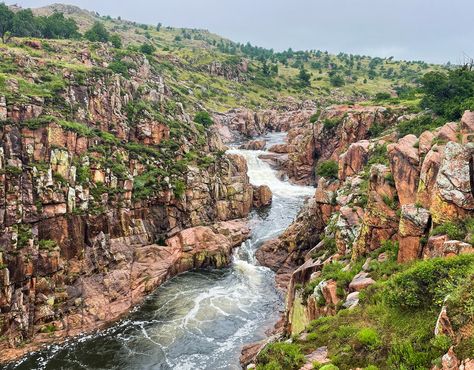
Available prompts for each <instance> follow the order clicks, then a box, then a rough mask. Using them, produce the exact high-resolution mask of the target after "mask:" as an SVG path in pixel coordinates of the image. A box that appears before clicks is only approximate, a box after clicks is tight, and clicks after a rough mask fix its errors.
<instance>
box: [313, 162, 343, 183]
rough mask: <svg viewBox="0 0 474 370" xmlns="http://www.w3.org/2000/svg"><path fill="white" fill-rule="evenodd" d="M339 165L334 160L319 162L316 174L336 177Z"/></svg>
mask: <svg viewBox="0 0 474 370" xmlns="http://www.w3.org/2000/svg"><path fill="white" fill-rule="evenodd" d="M338 171H339V166H338V164H337V162H336V161H333V160H329V161H323V162H321V163H320V164H319V165H318V167H317V169H316V174H317V175H318V176H320V177H325V178H327V179H337V176H338Z"/></svg>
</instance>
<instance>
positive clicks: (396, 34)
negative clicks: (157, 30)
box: [7, 0, 474, 63]
mask: <svg viewBox="0 0 474 370" xmlns="http://www.w3.org/2000/svg"><path fill="white" fill-rule="evenodd" d="M16 2H17V3H18V4H19V5H22V6H24V7H39V6H43V5H47V4H48V3H51V1H47V0H17V1H16ZM7 3H12V2H7ZM64 3H68V4H74V5H78V6H80V7H83V8H86V9H89V10H95V11H98V12H99V13H100V14H103V15H111V16H114V17H116V16H119V15H120V16H122V17H123V18H127V19H130V20H135V21H138V22H142V23H149V24H156V23H158V22H162V23H163V24H164V25H170V26H176V27H191V28H205V29H208V30H210V31H212V32H214V33H217V34H220V35H222V36H225V37H228V38H229V39H232V40H234V41H239V42H247V41H250V42H251V43H252V44H254V45H259V46H264V47H267V48H274V49H275V50H283V49H287V48H288V47H292V48H293V49H295V50H299V49H321V50H328V51H330V52H333V53H338V52H340V51H343V52H347V53H357V54H369V55H374V56H382V57H388V56H394V57H395V58H397V59H415V60H426V61H430V62H438V63H444V62H447V61H452V62H460V61H462V58H463V53H466V54H467V55H470V56H473V57H474V43H473V40H474V27H472V19H473V18H472V17H473V14H474V2H473V1H472V0H239V1H235V0H232V1H230V0H133V1H123V0H121V1H118V0H101V1H96V0H64Z"/></svg>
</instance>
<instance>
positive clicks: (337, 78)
mask: <svg viewBox="0 0 474 370" xmlns="http://www.w3.org/2000/svg"><path fill="white" fill-rule="evenodd" d="M329 82H330V83H331V85H332V86H334V87H341V86H344V85H345V84H346V83H345V81H344V78H343V77H342V76H341V75H340V74H337V73H336V74H334V75H332V76H331V77H330V78H329Z"/></svg>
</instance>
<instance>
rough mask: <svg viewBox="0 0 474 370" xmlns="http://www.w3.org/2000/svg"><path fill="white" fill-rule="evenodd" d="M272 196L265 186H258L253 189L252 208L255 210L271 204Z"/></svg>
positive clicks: (268, 188)
mask: <svg viewBox="0 0 474 370" xmlns="http://www.w3.org/2000/svg"><path fill="white" fill-rule="evenodd" d="M272 200H273V194H272V191H271V189H270V187H268V186H267V185H260V186H258V187H256V186H254V188H253V206H254V207H255V208H261V207H266V206H269V205H270V204H272Z"/></svg>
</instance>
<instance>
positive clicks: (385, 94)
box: [375, 92, 391, 101]
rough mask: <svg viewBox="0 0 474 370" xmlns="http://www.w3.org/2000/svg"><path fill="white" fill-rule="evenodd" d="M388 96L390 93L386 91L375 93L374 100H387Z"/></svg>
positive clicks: (389, 96)
mask: <svg viewBox="0 0 474 370" xmlns="http://www.w3.org/2000/svg"><path fill="white" fill-rule="evenodd" d="M390 98H391V95H390V93H388V92H379V93H377V94H375V101H381V100H388V99H390Z"/></svg>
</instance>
